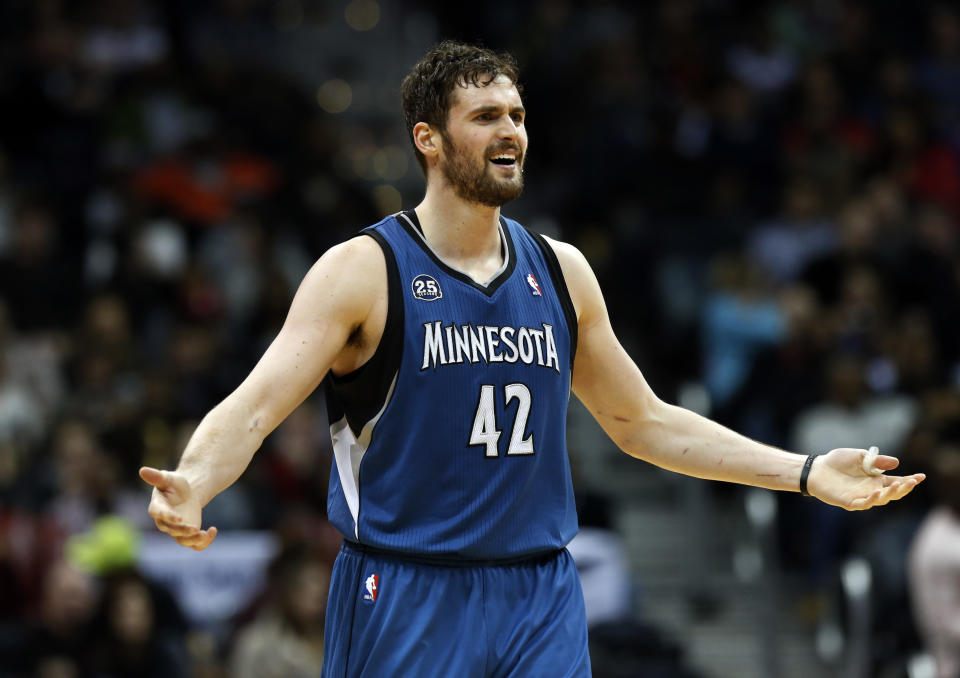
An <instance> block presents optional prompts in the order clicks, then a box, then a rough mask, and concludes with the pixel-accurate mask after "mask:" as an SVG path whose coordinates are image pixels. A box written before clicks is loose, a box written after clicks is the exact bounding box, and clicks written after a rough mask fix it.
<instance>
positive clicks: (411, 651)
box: [321, 543, 590, 678]
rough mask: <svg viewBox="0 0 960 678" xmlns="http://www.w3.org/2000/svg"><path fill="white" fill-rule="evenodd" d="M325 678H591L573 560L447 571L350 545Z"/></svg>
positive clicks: (335, 582) (340, 562) (336, 588)
mask: <svg viewBox="0 0 960 678" xmlns="http://www.w3.org/2000/svg"><path fill="white" fill-rule="evenodd" d="M321 675H322V678H454V677H455V678H590V656H589V654H588V652H587V620H586V614H585V612H584V607H583V592H582V591H581V589H580V579H579V577H578V576H577V570H576V568H575V567H574V564H573V558H571V557H570V554H569V553H568V552H567V551H566V550H565V549H564V550H562V551H557V552H555V553H551V554H549V555H547V556H544V557H541V558H536V559H532V560H525V561H523V562H520V563H514V564H508V565H499V564H498V565H491V564H463V565H461V564H456V565H438V564H426V563H424V562H414V561H411V560H407V559H403V558H402V557H395V556H393V555H392V554H384V553H383V552H379V551H371V550H366V549H363V547H360V548H357V547H355V546H353V545H351V544H349V543H345V544H344V545H343V547H341V549H340V554H339V555H338V556H337V562H336V564H335V565H334V568H333V576H332V579H331V583H330V597H329V600H328V602H327V618H326V638H325V642H324V657H323V672H322V674H321Z"/></svg>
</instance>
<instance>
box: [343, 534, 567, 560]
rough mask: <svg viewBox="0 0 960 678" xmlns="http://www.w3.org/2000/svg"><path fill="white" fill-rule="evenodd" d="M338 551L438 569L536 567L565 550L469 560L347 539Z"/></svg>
mask: <svg viewBox="0 0 960 678" xmlns="http://www.w3.org/2000/svg"><path fill="white" fill-rule="evenodd" d="M340 550H341V551H342V552H346V553H361V554H366V555H372V556H377V557H381V558H390V559H392V560H399V561H403V562H407V563H414V564H417V565H436V566H440V567H503V566H507V565H537V564H539V563H546V562H549V561H551V560H554V559H555V558H557V557H558V556H559V555H560V554H561V553H563V552H564V551H565V549H550V550H549V551H538V552H537V553H528V554H526V555H523V556H516V557H512V558H492V559H469V558H460V557H457V556H438V555H431V554H425V553H407V552H405V551H391V550H390V549H381V548H377V547H375V546H368V545H366V544H358V543H357V542H354V541H350V540H347V539H344V540H343V544H342V545H341V546H340Z"/></svg>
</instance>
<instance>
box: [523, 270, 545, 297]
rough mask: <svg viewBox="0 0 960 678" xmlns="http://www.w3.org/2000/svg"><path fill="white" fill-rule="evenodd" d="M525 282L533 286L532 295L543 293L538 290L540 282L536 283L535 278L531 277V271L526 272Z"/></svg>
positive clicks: (537, 295) (541, 294)
mask: <svg viewBox="0 0 960 678" xmlns="http://www.w3.org/2000/svg"><path fill="white" fill-rule="evenodd" d="M527 282H528V283H529V284H530V287H532V288H533V296H535V297H542V296H543V293H542V292H541V291H540V283H538V282H537V279H536V278H534V277H533V273H527Z"/></svg>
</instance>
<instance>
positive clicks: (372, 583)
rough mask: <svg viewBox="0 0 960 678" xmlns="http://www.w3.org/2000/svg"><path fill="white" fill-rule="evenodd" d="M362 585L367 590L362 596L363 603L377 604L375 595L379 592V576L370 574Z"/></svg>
mask: <svg viewBox="0 0 960 678" xmlns="http://www.w3.org/2000/svg"><path fill="white" fill-rule="evenodd" d="M363 585H364V587H365V588H366V589H367V592H366V593H364V594H363V602H365V603H375V602H377V594H378V593H379V592H380V575H379V574H371V575H370V576H369V577H367V579H366V581H364V583H363Z"/></svg>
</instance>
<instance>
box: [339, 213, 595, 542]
mask: <svg viewBox="0 0 960 678" xmlns="http://www.w3.org/2000/svg"><path fill="white" fill-rule="evenodd" d="M363 233H364V234H367V235H369V236H371V237H373V238H374V239H375V240H376V241H377V242H378V243H379V244H380V246H381V248H382V249H383V253H384V256H385V258H386V262H387V272H388V276H387V277H388V284H389V305H388V312H387V321H386V326H385V328H384V333H383V338H382V339H381V341H380V344H379V346H378V348H377V350H376V352H375V354H374V356H373V357H372V358H371V359H370V360H369V361H368V362H367V363H366V364H365V365H363V366H362V367H361V368H359V369H358V370H356V371H355V372H353V373H351V374H349V375H345V376H342V377H336V376H334V375H333V374H332V373H331V374H330V375H329V376H328V377H327V379H326V382H325V387H326V394H327V406H328V411H329V414H330V432H331V437H332V439H333V448H334V457H335V459H334V469H333V471H332V472H331V474H330V489H329V495H328V514H329V518H330V520H331V522H332V523H333V524H334V525H335V526H336V527H337V528H338V529H339V530H340V532H341V533H343V535H344V537H345V538H347V539H348V540H350V541H354V542H357V543H360V544H364V545H366V546H370V547H375V548H380V549H386V550H390V551H397V552H401V553H409V554H417V555H424V556H432V557H438V558H452V559H465V560H498V559H510V558H517V557H524V556H526V555H530V554H535V553H538V552H542V551H549V550H554V549H558V548H562V547H563V546H565V545H566V544H567V542H569V541H570V539H572V538H573V536H574V534H575V533H576V530H577V519H576V511H575V507H574V497H573V488H572V484H571V478H570V467H569V460H568V457H567V449H566V413H567V404H568V401H569V397H570V379H571V372H572V368H573V355H574V353H575V350H576V316H575V314H574V311H573V305H572V303H571V301H570V296H569V294H568V292H567V288H566V285H565V283H564V281H563V276H562V274H561V272H560V267H559V264H558V262H557V259H556V256H555V254H554V253H553V250H552V249H551V248H550V247H549V245H548V244H547V243H546V242H545V241H544V240H543V238H542V237H541V236H538V235H534V234H531V233H529V232H528V231H527V230H526V229H525V228H523V227H522V226H521V225H520V224H518V223H517V222H515V221H512V220H509V219H505V218H501V225H500V233H501V243H502V246H503V250H504V265H503V267H502V268H501V269H500V271H499V272H497V273H496V275H495V276H494V277H493V278H492V279H491V280H489V281H487V283H486V284H480V283H477V282H475V281H474V280H472V279H471V278H470V277H468V276H467V275H465V274H463V273H462V272H460V271H457V270H456V269H454V268H452V267H450V266H447V265H446V264H445V263H444V262H442V261H441V260H440V259H439V258H438V257H437V256H436V255H435V254H434V253H433V252H432V251H431V250H430V248H429V246H428V245H427V243H426V241H425V240H424V238H423V235H422V229H421V228H420V225H419V222H418V221H417V217H416V213H415V212H413V211H408V212H401V213H399V214H396V215H394V216H391V217H388V218H386V219H384V220H383V221H381V222H380V223H378V224H375V225H374V226H371V227H369V228H367V229H365V230H364V231H363Z"/></svg>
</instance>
